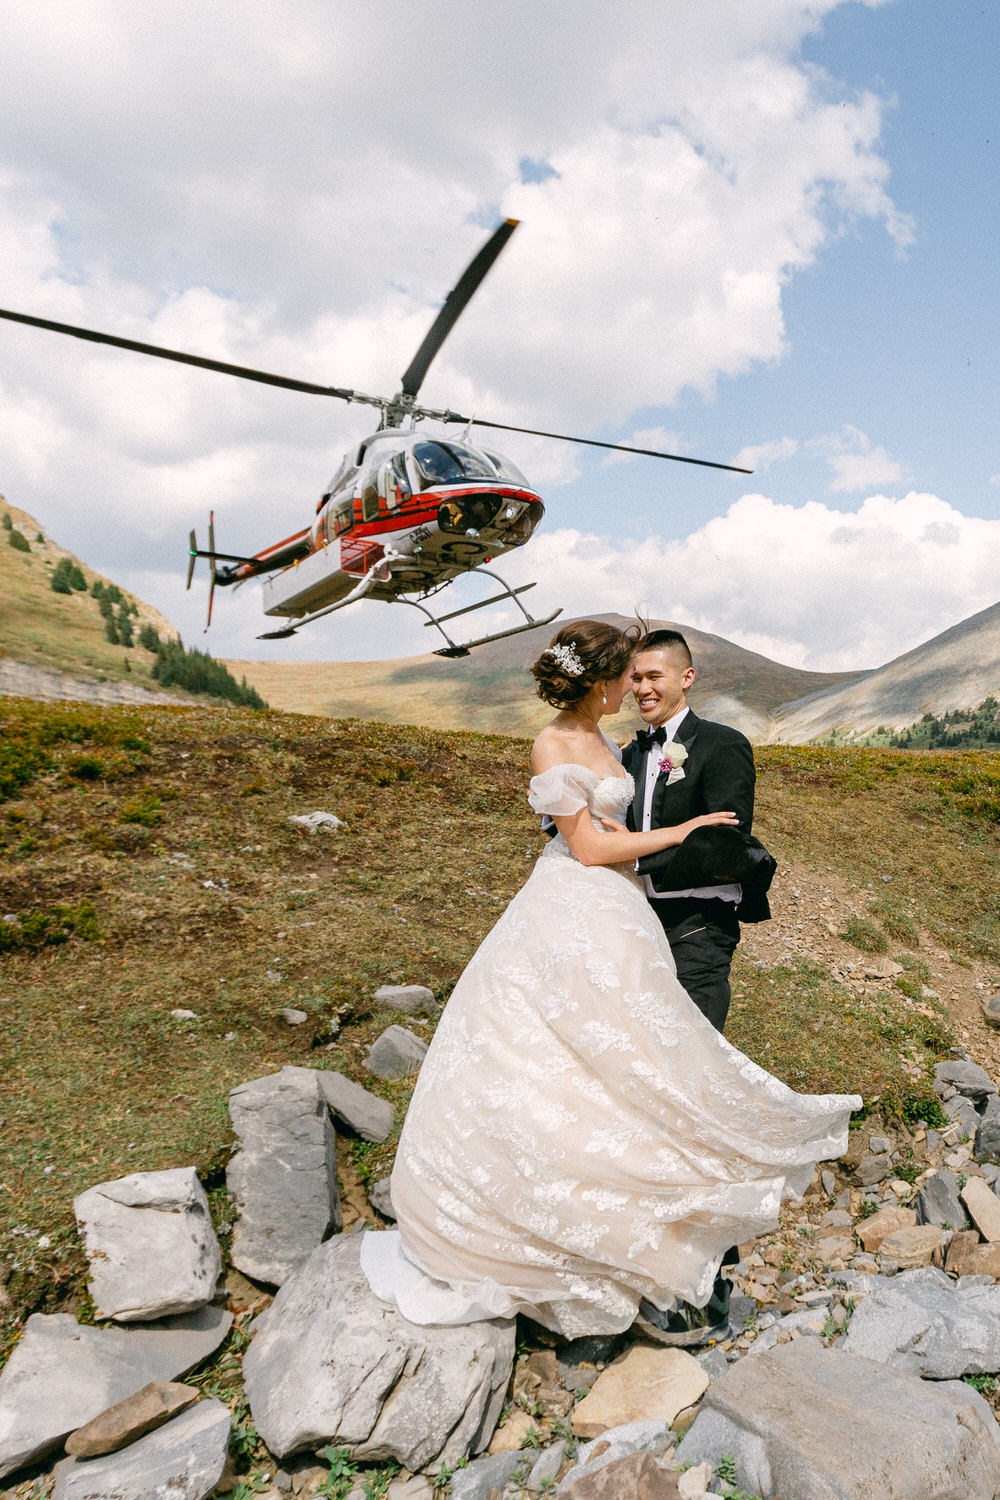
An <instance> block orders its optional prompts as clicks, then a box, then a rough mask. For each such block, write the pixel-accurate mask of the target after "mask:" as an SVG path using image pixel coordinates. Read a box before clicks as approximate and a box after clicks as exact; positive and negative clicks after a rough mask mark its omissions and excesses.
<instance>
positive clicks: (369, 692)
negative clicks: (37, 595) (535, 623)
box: [226, 614, 858, 741]
mask: <svg viewBox="0 0 1000 1500" xmlns="http://www.w3.org/2000/svg"><path fill="white" fill-rule="evenodd" d="M591 618H593V619H597V620H607V621H608V622H610V623H611V624H615V625H620V626H624V625H626V624H628V623H629V622H628V620H626V619H625V617H624V616H622V615H616V614H597V615H593V616H591ZM566 623H570V622H569V621H567V622H566ZM650 623H651V624H652V625H653V626H654V627H656V628H660V627H662V628H667V629H671V630H681V631H682V632H683V634H684V636H685V638H686V639H687V641H688V643H689V645H690V647H691V651H692V654H693V656H694V659H695V664H696V666H697V670H698V677H697V680H696V682H695V685H694V687H693V689H692V690H691V695H690V702H691V707H692V708H694V709H695V710H696V711H697V712H698V713H701V714H704V715H706V716H707V717H709V718H717V719H721V720H722V721H723V722H724V723H726V724H732V725H734V726H735V727H736V728H737V729H741V730H742V731H743V732H744V733H745V734H746V735H748V736H749V737H750V738H751V739H753V740H756V741H763V740H768V739H771V738H772V737H773V736H772V733H771V727H772V716H773V715H774V713H775V712H776V711H777V710H778V709H779V708H780V707H781V706H782V705H783V704H786V703H788V702H789V701H790V700H792V699H795V700H801V699H804V698H806V697H810V696H812V695H815V694H816V693H817V692H822V691H824V690H829V689H831V688H836V687H839V686H840V685H841V684H842V683H844V682H847V681H852V682H853V681H855V680H856V679H857V677H858V673H857V672H804V671H800V670H799V669H798V668H796V667H785V666H782V665H781V664H780V663H779V662H774V661H771V660H769V658H768V657H766V656H761V655H759V654H758V653H757V652H756V651H747V650H745V649H744V647H742V646H736V645H734V644H733V642H732V641H727V640H724V639H723V637H722V636H719V635H711V634H709V633H708V632H707V631H704V630H695V629H694V628H693V627H692V626H690V625H679V624H677V623H675V622H674V621H670V620H653V621H651V622H650ZM559 624H560V626H561V625H562V624H563V621H562V620H560V622H559ZM553 633H554V632H553V626H551V625H545V626H542V627H540V628H539V629H537V630H528V631H525V633H524V634H523V635H519V636H513V637H511V638H509V639H508V640H505V641H495V642H494V643H493V644H492V645H489V646H482V647H480V648H479V649H478V650H477V651H476V652H475V653H474V654H473V655H471V656H468V657H462V658H459V659H457V660H447V659H446V658H444V657H440V656H434V655H427V656H415V657H410V658H408V659H404V660H402V661H371V662H260V661H227V663H226V665H227V666H228V668H229V670H230V671H231V672H232V673H233V675H234V676H236V677H243V676H245V677H246V679H247V682H249V683H250V684H251V686H253V687H255V688H256V689H257V691H258V692H259V693H261V694H262V695H263V697H264V698H266V699H267V701H268V703H269V704H271V706H272V707H273V708H284V709H288V710H290V711H297V712H299V713H312V714H321V715H324V716H325V717H329V718H349V717H353V718H360V719H375V720H380V721H381V722H382V723H386V724H423V725H426V726H427V727H428V728H432V729H476V730H479V731H480V732H482V733H487V734H517V735H526V736H532V735H535V734H537V732H538V730H539V729H540V728H541V727H542V725H543V724H544V723H545V722H546V720H547V719H548V718H550V717H551V714H552V710H551V709H550V708H549V707H548V705H547V704H545V703H543V702H542V701H541V699H540V698H538V697H536V696H535V692H534V683H533V681H532V679H531V676H530V675H529V672H528V667H529V665H530V663H531V662H532V661H534V660H535V658H536V657H537V656H538V654H539V653H540V651H541V650H542V649H543V647H544V646H545V645H546V644H547V643H548V642H549V641H550V640H551V639H552V635H553ZM635 721H636V713H635V708H634V705H632V702H631V699H628V700H626V705H625V709H624V711H623V712H622V713H621V714H619V715H618V716H617V718H615V719H612V720H609V721H607V720H606V721H605V723H606V725H607V727H608V728H609V730H610V732H611V733H612V734H613V733H615V732H616V730H619V729H620V730H622V731H624V730H626V729H628V728H629V727H630V726H631V725H633V724H634V723H635Z"/></svg>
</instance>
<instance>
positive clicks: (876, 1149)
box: [868, 1135, 892, 1156]
mask: <svg viewBox="0 0 1000 1500" xmlns="http://www.w3.org/2000/svg"><path fill="white" fill-rule="evenodd" d="M868 1149H869V1151H871V1152H872V1153H873V1154H874V1155H875V1156H884V1155H885V1153H886V1152H887V1151H891V1150H892V1142H891V1141H890V1140H889V1138H888V1136H885V1135H871V1136H869V1137H868Z"/></svg>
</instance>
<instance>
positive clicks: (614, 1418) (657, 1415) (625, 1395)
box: [573, 1344, 709, 1438]
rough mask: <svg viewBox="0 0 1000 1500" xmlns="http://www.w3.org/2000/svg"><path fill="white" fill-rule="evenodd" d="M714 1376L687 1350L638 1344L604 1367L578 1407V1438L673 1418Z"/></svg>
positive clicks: (575, 1421) (575, 1418) (575, 1419)
mask: <svg viewBox="0 0 1000 1500" xmlns="http://www.w3.org/2000/svg"><path fill="white" fill-rule="evenodd" d="M708 1385H709V1376H708V1372H707V1370H704V1369H703V1368H702V1367H701V1365H700V1364H699V1363H698V1361H697V1360H696V1359H695V1358H694V1357H693V1355H690V1354H687V1353H685V1351H684V1350H683V1349H665V1348H662V1347H661V1346H659V1345H656V1346H653V1345H650V1344H633V1345H632V1347H631V1349H628V1350H627V1351H626V1352H625V1353H624V1354H622V1355H620V1356H619V1357H618V1359H616V1360H615V1361H614V1363H613V1364H611V1365H609V1366H608V1368H607V1369H606V1370H603V1371H602V1372H601V1374H600V1375H598V1377H597V1379H596V1380H595V1381H594V1384H593V1385H592V1386H591V1388H590V1390H589V1391H588V1392H587V1394H586V1396H584V1398H583V1400H582V1401H580V1402H578V1403H577V1405H576V1406H575V1407H574V1409H573V1431H574V1433H575V1434H576V1436H577V1437H581V1438H596V1437H600V1435H601V1434H602V1433H603V1432H605V1431H606V1430H607V1429H608V1428H609V1427H620V1426H621V1425H622V1424H623V1423H632V1422H641V1421H658V1422H666V1424H667V1425H668V1426H669V1425H670V1423H671V1422H672V1421H673V1420H674V1418H675V1417H676V1416H677V1413H678V1412H680V1411H683V1410H684V1408H685V1407H686V1406H693V1405H694V1403H695V1402H696V1401H697V1400H698V1399H699V1397H701V1396H702V1395H703V1394H704V1392H705V1391H706V1390H707V1389H708Z"/></svg>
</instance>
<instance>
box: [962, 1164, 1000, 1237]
mask: <svg viewBox="0 0 1000 1500" xmlns="http://www.w3.org/2000/svg"><path fill="white" fill-rule="evenodd" d="M961 1199H962V1202H963V1203H964V1204H965V1206H966V1208H967V1209H968V1211H969V1217H970V1218H971V1220H972V1222H973V1223H974V1224H975V1226H976V1228H977V1229H978V1230H979V1232H980V1234H981V1235H982V1237H983V1239H984V1240H1000V1198H998V1197H997V1195H996V1193H994V1192H992V1191H991V1190H990V1189H989V1188H988V1187H987V1186H986V1183H985V1182H984V1181H983V1179H982V1178H981V1177H970V1178H969V1180H968V1182H967V1183H966V1184H965V1186H964V1188H963V1189H962V1192H961Z"/></svg>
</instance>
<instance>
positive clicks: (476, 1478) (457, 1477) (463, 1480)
mask: <svg viewBox="0 0 1000 1500" xmlns="http://www.w3.org/2000/svg"><path fill="white" fill-rule="evenodd" d="M533 1456H534V1455H530V1457H533ZM526 1458H529V1455H526V1454H524V1453H517V1452H514V1453H490V1454H487V1456H486V1457H485V1458H474V1459H473V1460H472V1462H471V1464H468V1465H467V1467H466V1468H464V1469H456V1470H455V1473H454V1475H453V1476H452V1481H451V1485H450V1488H449V1494H450V1496H451V1500H488V1497H489V1493H490V1490H492V1489H497V1490H502V1489H503V1487H504V1485H505V1484H506V1483H507V1481H508V1479H510V1477H511V1475H512V1474H513V1473H514V1470H515V1469H516V1468H518V1466H519V1465H523V1464H524V1463H525V1459H526ZM529 1461H530V1458H529Z"/></svg>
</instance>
